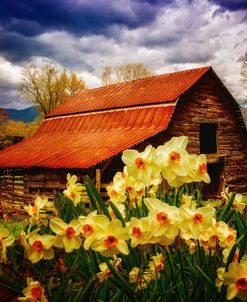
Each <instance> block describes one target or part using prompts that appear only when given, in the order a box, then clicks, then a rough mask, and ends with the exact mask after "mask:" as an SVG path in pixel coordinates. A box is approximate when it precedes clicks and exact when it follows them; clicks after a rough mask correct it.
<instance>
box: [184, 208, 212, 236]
mask: <svg viewBox="0 0 247 302" xmlns="http://www.w3.org/2000/svg"><path fill="white" fill-rule="evenodd" d="M180 213H181V221H180V223H179V228H180V230H181V232H182V234H181V236H182V237H183V234H186V233H188V234H191V238H192V239H197V238H198V236H199V235H200V234H201V233H202V232H203V231H205V230H206V229H208V228H209V227H210V226H212V224H213V218H214V217H215V209H214V208H213V207H211V206H209V205H208V206H206V207H201V208H198V209H196V210H192V209H189V208H187V207H184V206H182V207H181V208H180ZM185 239H190V238H185Z"/></svg>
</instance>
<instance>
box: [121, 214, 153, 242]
mask: <svg viewBox="0 0 247 302" xmlns="http://www.w3.org/2000/svg"><path fill="white" fill-rule="evenodd" d="M127 227H128V229H129V235H130V238H131V246H132V247H136V246H138V245H139V244H147V243H151V239H152V233H151V231H150V230H151V225H150V221H149V219H148V218H147V217H142V218H140V219H137V218H135V217H131V219H130V221H129V222H128V223H127Z"/></svg>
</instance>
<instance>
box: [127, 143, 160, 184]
mask: <svg viewBox="0 0 247 302" xmlns="http://www.w3.org/2000/svg"><path fill="white" fill-rule="evenodd" d="M122 161H123V162H124V164H125V165H126V169H127V173H128V175H130V176H132V177H134V178H135V179H138V180H141V181H142V182H143V183H144V184H146V185H147V184H149V183H150V180H151V178H152V176H153V177H155V176H157V175H159V174H160V168H159V167H158V165H157V161H156V152H155V149H154V148H153V147H152V146H151V145H149V146H147V147H146V149H145V150H144V151H143V152H141V153H139V152H138V151H137V150H130V149H127V150H125V151H123V155H122Z"/></svg>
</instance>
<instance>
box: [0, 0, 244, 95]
mask: <svg viewBox="0 0 247 302" xmlns="http://www.w3.org/2000/svg"><path fill="white" fill-rule="evenodd" d="M102 1H103V0H102ZM112 2H113V0H112ZM122 3H125V4H126V5H129V4H130V3H131V2H130V1H129V0H126V1H125V0H123V1H122ZM219 8H220V7H219V6H217V5H216V4H211V3H209V2H208V1H207V0H194V1H187V0H177V1H175V2H173V3H171V4H169V5H167V6H166V7H164V8H162V9H160V10H159V11H158V13H157V15H156V18H155V20H154V21H153V22H152V23H150V24H149V25H145V26H143V27H139V28H135V29H129V28H127V27H126V26H119V25H113V26H112V27H110V28H108V29H106V30H108V32H107V33H106V35H103V34H101V35H100V34H98V35H97V34H93V35H87V36H85V35H84V36H81V37H76V36H73V35H72V34H69V33H67V32H65V31H53V32H52V31H50V32H47V33H44V34H42V35H40V36H38V37H35V40H36V41H37V42H39V43H41V44H42V45H44V47H45V49H48V50H49V51H48V52H47V53H49V55H50V57H51V58H52V59H53V60H55V61H56V62H57V63H58V64H60V66H61V67H66V68H69V69H71V70H73V71H75V72H77V73H78V75H81V76H82V77H83V79H84V80H85V81H86V83H87V85H88V86H89V87H94V86H99V85H100V75H101V72H102V70H103V67H104V66H105V65H118V64H124V63H128V62H142V63H144V64H145V65H146V66H148V68H149V69H150V70H152V71H153V72H155V73H157V74H161V73H166V72H172V71H176V70H182V69H188V68H195V67H200V66H207V65H212V66H213V68H214V70H215V71H216V73H217V74H218V75H219V77H220V78H221V79H222V80H223V81H225V83H226V86H227V87H228V88H229V89H230V90H231V91H232V92H234V91H240V90H241V88H240V85H239V79H240V64H241V62H240V61H239V58H240V57H241V56H243V54H244V52H245V51H246V32H247V21H246V19H245V21H244V17H245V15H244V12H243V11H234V12H230V11H222V10H220V9H219ZM125 11H126V12H128V13H129V14H131V12H132V8H131V7H129V8H126V9H125ZM47 59H49V58H48V55H47V54H46V57H44V56H42V55H40V54H37V56H35V57H32V59H31V60H32V61H33V62H35V63H36V64H42V63H43V62H45V61H46V60H47ZM1 60H3V61H1ZM1 68H2V69H1ZM20 72H21V66H18V65H13V64H11V63H10V62H8V61H6V60H5V61H4V59H3V58H2V59H1V58H0V81H3V80H4V78H5V77H6V75H10V80H9V81H10V82H11V83H12V84H13V83H14V82H17V80H18V79H19V77H20ZM1 75H4V76H1ZM8 77H9V76H8Z"/></svg>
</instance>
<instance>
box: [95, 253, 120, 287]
mask: <svg viewBox="0 0 247 302" xmlns="http://www.w3.org/2000/svg"><path fill="white" fill-rule="evenodd" d="M121 262H122V259H121V258H117V257H116V256H115V255H114V256H113V259H112V260H110V261H109V263H110V265H111V266H112V267H113V268H114V269H115V270H118V269H119V267H120V266H121ZM99 269H100V272H99V273H97V277H98V279H99V281H100V282H104V281H105V280H107V279H108V278H109V277H110V275H111V271H110V269H109V267H108V265H107V263H106V262H103V263H100V265H99Z"/></svg>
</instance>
